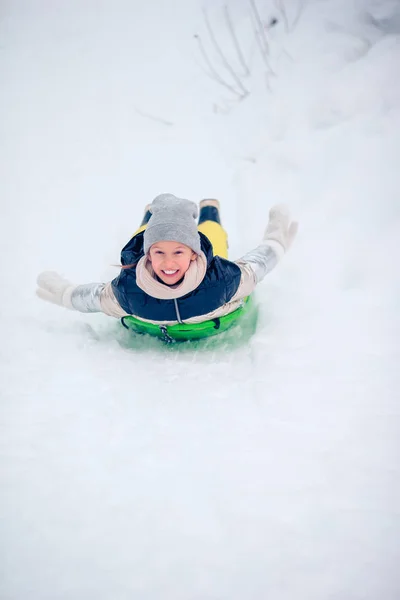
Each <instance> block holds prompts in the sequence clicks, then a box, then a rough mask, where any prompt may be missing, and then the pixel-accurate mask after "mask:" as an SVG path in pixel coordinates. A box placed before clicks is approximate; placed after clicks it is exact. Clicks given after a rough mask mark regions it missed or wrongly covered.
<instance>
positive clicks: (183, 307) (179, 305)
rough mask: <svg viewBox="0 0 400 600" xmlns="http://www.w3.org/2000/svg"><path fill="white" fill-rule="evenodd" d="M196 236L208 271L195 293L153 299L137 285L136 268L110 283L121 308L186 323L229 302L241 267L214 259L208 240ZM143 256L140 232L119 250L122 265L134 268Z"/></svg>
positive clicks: (224, 260)
mask: <svg viewBox="0 0 400 600" xmlns="http://www.w3.org/2000/svg"><path fill="white" fill-rule="evenodd" d="M199 235H200V238H201V249H202V251H203V252H204V254H205V255H206V258H207V271H206V274H205V277H204V279H203V281H202V282H201V283H200V285H199V286H198V287H197V288H196V289H195V290H193V291H192V292H190V293H189V294H186V295H185V296H182V297H180V298H177V299H175V300H160V299H158V298H153V297H152V296H149V295H148V294H146V292H144V291H143V290H142V289H140V287H139V286H138V285H137V283H136V267H132V268H130V269H123V270H121V272H120V274H119V275H118V277H116V278H115V279H114V280H113V281H112V282H111V285H112V289H113V292H114V295H115V297H116V299H117V301H118V303H119V304H120V306H121V308H123V310H124V311H125V312H126V313H128V314H129V315H135V316H138V317H142V318H143V319H149V320H151V321H185V320H186V319H190V318H192V317H198V316H200V315H205V314H207V313H209V312H211V311H213V310H216V309H217V308H219V307H220V306H223V305H224V304H225V303H226V302H229V301H230V300H231V299H232V298H233V296H234V295H235V293H236V291H237V289H238V287H239V284H240V278H241V271H240V268H239V267H238V265H236V264H235V263H233V262H231V261H229V260H226V259H224V258H221V257H220V256H214V255H213V251H212V245H211V242H210V240H209V239H208V238H207V237H206V236H205V235H204V234H202V233H200V234H199ZM143 256H144V252H143V232H141V233H139V234H137V235H136V236H134V237H133V238H132V239H131V240H130V241H129V242H128V243H127V244H126V246H125V247H124V248H123V249H122V251H121V263H122V264H123V265H130V264H134V265H136V264H137V263H138V262H139V260H140V259H141V258H142V257H143Z"/></svg>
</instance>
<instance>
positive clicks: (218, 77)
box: [194, 33, 244, 98]
mask: <svg viewBox="0 0 400 600" xmlns="http://www.w3.org/2000/svg"><path fill="white" fill-rule="evenodd" d="M194 37H195V38H196V40H197V43H198V45H199V49H200V52H201V55H202V57H203V58H204V60H205V62H206V65H207V66H208V68H209V70H210V72H209V73H208V75H209V77H211V79H214V81H217V82H218V83H219V84H220V85H222V86H223V87H225V88H227V89H228V90H229V91H230V92H232V94H235V96H238V97H239V98H242V97H243V95H244V94H243V93H242V92H240V91H239V90H237V89H236V88H234V87H233V85H231V84H230V83H227V82H226V81H225V80H224V79H222V77H221V75H220V74H219V73H218V71H216V70H215V69H214V66H213V64H212V62H211V61H210V59H209V57H208V55H207V52H206V51H205V49H204V45H203V42H202V40H201V37H200V36H199V35H198V34H197V33H196V34H195V36H194Z"/></svg>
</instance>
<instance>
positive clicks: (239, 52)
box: [224, 5, 250, 77]
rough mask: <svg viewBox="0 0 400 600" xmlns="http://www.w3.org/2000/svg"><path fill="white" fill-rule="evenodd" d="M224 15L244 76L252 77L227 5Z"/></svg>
mask: <svg viewBox="0 0 400 600" xmlns="http://www.w3.org/2000/svg"><path fill="white" fill-rule="evenodd" d="M224 15H225V21H226V24H227V26H228V29H229V33H230V34H231V38H232V41H233V45H234V46H235V50H236V54H237V56H238V59H239V62H240V64H241V65H242V67H243V70H244V74H243V76H244V77H247V76H248V75H250V70H249V67H248V66H247V64H246V61H245V59H244V56H243V52H242V50H241V48H240V45H239V41H238V39H237V36H236V33H235V30H234V28H233V23H232V19H231V16H230V14H229V10H228V7H227V6H226V5H225V6H224Z"/></svg>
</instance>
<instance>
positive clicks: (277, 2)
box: [275, 0, 289, 33]
mask: <svg viewBox="0 0 400 600" xmlns="http://www.w3.org/2000/svg"><path fill="white" fill-rule="evenodd" d="M275 6H276V7H277V9H278V10H279V12H280V13H281V15H282V20H283V23H284V25H285V31H286V33H288V32H289V21H288V16H287V13H286V9H285V5H284V3H283V0H275Z"/></svg>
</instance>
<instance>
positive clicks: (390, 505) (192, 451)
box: [0, 0, 400, 600]
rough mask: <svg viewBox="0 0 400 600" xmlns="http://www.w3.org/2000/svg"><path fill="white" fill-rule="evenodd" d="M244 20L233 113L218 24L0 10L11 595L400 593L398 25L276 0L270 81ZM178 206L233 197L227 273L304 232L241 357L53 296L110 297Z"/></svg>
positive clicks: (85, 1)
mask: <svg viewBox="0 0 400 600" xmlns="http://www.w3.org/2000/svg"><path fill="white" fill-rule="evenodd" d="M279 5H281V6H284V12H283V13H282V11H280V10H279V9H278V8H277V6H279ZM203 6H205V7H206V9H207V14H208V16H209V19H210V22H211V23H212V25H213V27H214V31H215V34H216V37H217V39H218V40H219V41H220V43H221V45H223V47H224V49H225V51H226V54H227V56H228V57H229V62H230V64H233V65H234V68H235V70H236V72H238V71H240V69H241V68H242V67H241V65H240V64H239V61H238V59H237V54H236V53H235V51H234V48H233V45H232V40H231V39H230V38H229V35H227V33H226V32H227V29H226V23H225V22H224V18H223V15H224V12H223V6H224V3H223V2H219V1H218V2H217V1H214V2H204V4H203ZM228 6H229V9H230V14H231V18H232V21H233V23H234V26H235V30H236V33H237V36H238V39H239V40H240V43H241V45H242V49H243V53H244V56H245V60H246V62H247V65H248V66H249V68H250V71H251V74H250V75H249V76H248V77H243V78H241V81H242V83H243V85H244V86H245V87H246V89H247V90H248V91H249V92H250V93H249V95H248V97H247V98H246V99H244V100H242V101H241V102H238V101H237V100H236V99H235V97H234V95H233V94H232V93H231V92H230V91H229V90H228V89H226V88H224V87H223V86H222V85H220V84H218V83H216V82H214V81H212V80H211V78H210V77H208V76H207V75H206V73H205V68H206V67H205V64H204V59H203V58H202V56H201V54H200V51H199V48H198V46H197V44H196V40H195V39H194V38H193V34H194V33H198V34H199V35H200V37H201V40H203V43H204V44H205V46H206V47H207V49H208V52H209V53H210V56H212V61H213V64H214V65H215V66H216V67H217V69H218V70H219V72H220V73H223V74H224V77H226V78H227V79H228V80H229V77H230V75H229V73H228V72H227V71H225V72H224V70H223V68H222V66H221V64H220V63H219V62H218V60H219V59H218V58H217V57H216V56H215V54H211V52H212V49H211V46H210V42H209V41H208V38H207V32H206V27H205V22H204V19H203V15H202V12H201V5H200V3H199V2H198V1H195V0H191V1H188V0H174V2H173V3H164V2H162V1H161V0H151V1H150V0H149V2H147V3H144V2H139V0H134V1H133V2H132V1H130V2H129V1H128V0H114V1H113V2H111V1H109V2H107V1H106V0H103V1H101V2H97V1H95V0H70V1H69V2H64V3H61V2H58V3H56V2H52V1H50V0H40V1H37V2H30V1H29V0H18V1H17V2H11V1H8V2H7V1H6V2H3V4H2V6H1V7H0V36H1V37H0V85H1V90H2V93H1V97H0V110H1V115H2V119H1V123H0V139H1V146H0V170H1V171H0V172H1V182H0V192H1V196H0V198H1V222H0V248H1V256H2V261H1V266H0V276H1V282H2V286H1V290H2V293H1V298H0V303H1V304H0V331H1V333H2V336H3V340H4V341H3V344H2V345H1V349H0V352H1V370H0V381H1V423H2V436H1V437H2V448H1V466H2V475H1V483H2V499H1V506H0V508H1V530H0V534H1V540H2V541H1V553H2V560H1V569H2V573H1V578H0V580H1V582H0V598H1V599H2V600H26V599H28V598H29V600H47V599H48V600H50V599H51V600H54V599H57V600H81V599H82V600H83V599H84V600H92V599H93V600H109V599H110V600H111V599H112V600H128V599H129V600H131V599H132V598H138V599H141V600H142V599H143V600H158V599H160V600H161V599H162V600H167V599H168V600H204V599H207V600H242V599H246V600H260V599H264V598H265V599H268V600H269V599H271V600H327V599H330V600H331V599H332V600H378V599H379V600H380V599H383V600H397V599H398V598H399V597H400V577H399V574H398V564H399V561H400V542H399V540H400V509H399V507H400V485H399V475H400V469H399V442H398V439H399V433H400V425H399V413H400V409H399V399H400V376H399V371H398V365H399V361H400V351H399V341H398V340H399V336H400V317H399V307H400V275H399V268H398V257H399V249H400V242H399V236H400V200H399V189H400V171H399V156H400V83H399V77H398V74H399V64H400V6H399V2H396V1H391V0H387V1H385V0H381V1H380V2H378V1H377V0H376V1H373V0H363V1H361V0H360V1H358V2H352V1H350V0H341V1H340V0H326V1H321V0H319V1H318V0H309V1H308V2H300V0H299V2H296V1H295V0H292V1H290V2H289V0H287V1H285V0H284V1H283V3H282V2H281V3H279V2H276V3H272V2H267V1H264V2H262V1H261V0H260V1H259V2H258V7H259V10H260V15H261V18H262V22H263V27H264V32H265V34H266V39H267V41H268V53H267V56H266V62H263V61H262V57H261V53H260V52H259V50H258V47H257V43H256V41H255V37H254V33H253V30H252V26H251V21H250V18H249V14H250V12H249V11H250V8H249V6H250V4H247V3H246V4H245V3H244V2H239V0H236V1H234V0H230V2H228ZM302 6H303V9H302V10H301V7H302ZM273 18H276V19H277V23H276V24H275V25H271V19H273ZM230 82H231V83H232V80H230ZM161 192H171V193H175V194H177V195H182V196H184V197H187V198H191V199H194V200H200V199H201V198H202V197H213V196H214V197H218V198H219V199H220V200H221V203H222V206H223V220H224V224H225V226H226V228H227V229H228V231H229V233H230V252H231V257H232V258H236V257H238V256H239V255H240V254H241V253H244V252H245V251H247V250H249V249H251V248H252V247H253V246H255V245H256V244H257V243H258V241H259V240H260V238H261V236H262V233H263V229H264V227H265V224H266V221H267V215H268V210H269V207H270V206H271V205H272V204H274V203H275V202H281V201H284V202H286V203H288V204H289V206H290V207H291V210H292V213H293V216H294V217H295V218H297V219H299V221H300V232H299V235H298V238H297V240H296V242H295V244H294V246H293V248H292V250H291V251H290V253H289V254H288V255H287V256H286V257H285V259H284V261H283V262H282V264H281V265H279V267H278V268H277V269H276V272H274V273H272V274H271V275H270V276H269V277H268V279H267V280H266V281H265V282H264V283H263V284H262V286H260V288H259V290H258V292H257V302H258V304H259V324H258V328H257V332H256V334H255V335H254V336H253V337H252V338H251V339H250V340H248V341H247V342H246V343H242V344H240V343H237V340H235V339H232V337H228V338H227V339H226V340H224V339H223V340H222V341H221V342H219V343H218V344H211V346H210V347H208V348H205V349H204V350H203V351H200V350H199V349H197V350H196V351H195V349H193V348H191V347H190V346H189V347H188V348H187V347H186V348H184V349H183V350H182V349H178V350H176V349H170V348H168V349H165V348H163V347H161V345H160V344H159V343H157V342H156V341H155V340H149V341H143V340H142V339H140V340H139V341H133V342H132V344H131V347H127V339H126V336H125V337H124V336H123V332H121V331H120V327H119V324H118V323H117V322H116V321H113V320H111V319H108V318H107V317H105V316H103V315H92V316H90V315H89V316H85V315H80V314H76V313H72V312H68V311H64V310H62V309H59V308H58V307H54V306H51V305H47V304H45V303H43V302H40V301H39V300H38V299H36V297H35V295H34V291H35V279H36V275H37V274H38V273H39V272H40V271H42V270H44V269H48V268H51V269H56V270H59V271H60V272H61V273H63V274H64V275H66V276H67V277H69V278H70V279H71V280H72V281H74V282H77V283H84V282H87V281H100V280H109V279H111V278H112V277H114V276H115V275H116V273H117V272H118V271H117V269H116V268H115V267H113V266H112V265H115V264H118V261H119V250H120V248H121V247H122V246H123V245H124V244H125V242H126V241H127V240H128V238H129V236H130V234H131V233H132V232H133V231H134V229H135V228H136V226H137V223H138V221H139V220H140V218H141V215H142V210H143V206H144V205H145V204H146V203H147V202H149V201H151V199H152V198H153V197H154V196H155V195H157V194H158V193H161Z"/></svg>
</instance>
